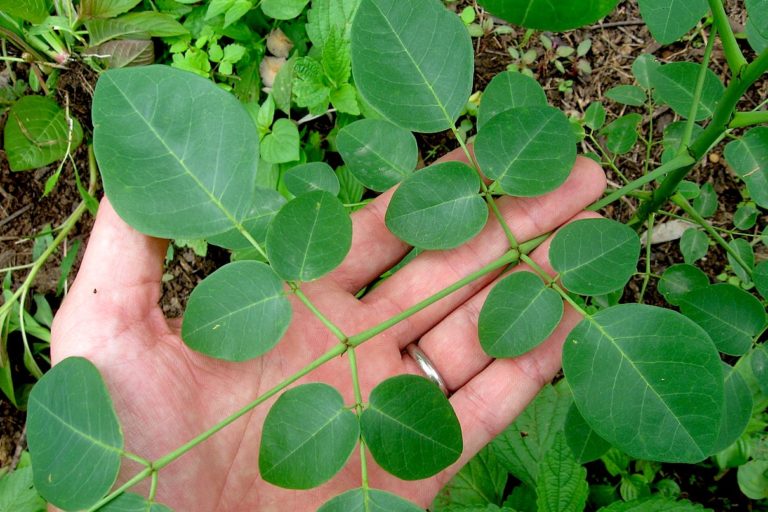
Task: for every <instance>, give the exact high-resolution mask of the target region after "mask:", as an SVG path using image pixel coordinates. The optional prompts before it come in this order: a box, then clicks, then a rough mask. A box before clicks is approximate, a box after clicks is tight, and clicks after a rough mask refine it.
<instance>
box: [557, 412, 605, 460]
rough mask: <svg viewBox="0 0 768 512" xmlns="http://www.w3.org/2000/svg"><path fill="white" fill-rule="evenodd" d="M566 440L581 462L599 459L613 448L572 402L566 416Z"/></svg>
mask: <svg viewBox="0 0 768 512" xmlns="http://www.w3.org/2000/svg"><path fill="white" fill-rule="evenodd" d="M564 432H565V440H566V441H567V442H568V447H569V448H570V449H571V453H573V456H574V457H576V461H577V462H578V463H579V464H586V463H587V462H592V461H594V460H597V459H599V458H600V457H602V456H603V455H605V454H606V452H608V450H610V449H611V445H610V443H608V441H606V440H605V439H603V438H602V437H600V436H599V435H597V432H595V431H594V430H592V427H590V426H589V424H588V423H587V422H586V420H584V417H583V416H582V415H581V413H580V412H579V409H578V407H576V404H573V403H572V404H571V407H570V408H569V409H568V415H567V416H566V417H565V428H564Z"/></svg>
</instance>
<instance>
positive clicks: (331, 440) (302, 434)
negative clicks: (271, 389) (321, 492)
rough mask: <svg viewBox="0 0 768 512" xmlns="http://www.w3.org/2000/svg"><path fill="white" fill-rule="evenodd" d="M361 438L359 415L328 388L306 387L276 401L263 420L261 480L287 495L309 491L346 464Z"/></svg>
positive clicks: (323, 385)
mask: <svg viewBox="0 0 768 512" xmlns="http://www.w3.org/2000/svg"><path fill="white" fill-rule="evenodd" d="M359 436H360V424H359V422H358V421H357V417H356V416H355V413H353V412H352V411H351V410H350V409H349V408H347V407H345V406H344V399H343V398H342V397H341V394H340V393H339V392H338V391H336V390H335V389H334V388H332V387H331V386H328V385H327V384H320V383H312V384H304V385H302V386H298V387H296V388H293V389H290V390H288V391H286V392H285V393H283V394H282V395H281V396H280V398H278V399H277V401H276V402H275V404H274V405H273V406H272V408H271V409H270V410H269V413H268V414H267V417H266V419H265V420H264V428H263V430H262V434H261V449H260V450H259V471H260V472H261V477H262V478H263V479H264V480H266V481H267V482H270V483H272V484H275V485H279V486H280V487H285V488H286V489H311V488H312V487H317V486H318V485H320V484H322V483H323V482H326V481H328V480H330V479H331V478H332V477H333V475H335V474H336V473H338V472H339V471H340V470H341V468H343V467H344V464H346V463H347V459H349V456H350V454H351V453H352V450H353V449H354V448H355V445H356V444H357V440H358V437H359Z"/></svg>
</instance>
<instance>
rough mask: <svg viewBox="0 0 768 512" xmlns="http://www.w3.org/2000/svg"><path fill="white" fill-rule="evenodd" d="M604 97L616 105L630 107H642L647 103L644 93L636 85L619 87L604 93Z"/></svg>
mask: <svg viewBox="0 0 768 512" xmlns="http://www.w3.org/2000/svg"><path fill="white" fill-rule="evenodd" d="M605 97H606V98H610V99H612V100H613V101H615V102H617V103H621V104H623V105H629V106H632V107H642V106H643V105H645V102H646V101H647V99H648V98H647V95H646V94H645V91H644V90H643V89H642V88H641V87H638V86H636V85H619V86H616V87H613V88H611V89H609V90H607V91H605Z"/></svg>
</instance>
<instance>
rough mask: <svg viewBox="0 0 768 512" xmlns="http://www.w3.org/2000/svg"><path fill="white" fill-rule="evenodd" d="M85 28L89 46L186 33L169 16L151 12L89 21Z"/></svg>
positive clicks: (184, 29)
mask: <svg viewBox="0 0 768 512" xmlns="http://www.w3.org/2000/svg"><path fill="white" fill-rule="evenodd" d="M85 26H86V28H87V29H88V37H89V42H90V45H91V46H97V45H100V44H102V43H106V42H107V41H109V40H111V39H127V38H133V39H145V38H149V37H172V36H181V35H184V34H187V33H188V30H187V29H186V28H184V26H182V25H181V23H179V22H178V21H176V20H175V19H174V18H173V17H172V16H171V15H170V14H164V13H159V12H152V11H146V12H134V13H130V14H126V15H124V16H120V17H119V18H110V19H94V20H89V21H86V22H85Z"/></svg>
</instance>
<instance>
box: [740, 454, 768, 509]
mask: <svg viewBox="0 0 768 512" xmlns="http://www.w3.org/2000/svg"><path fill="white" fill-rule="evenodd" d="M736 478H737V480H738V482H739V489H741V492H743V493H744V494H745V495H746V496H747V497H748V498H750V499H753V500H762V499H765V498H768V460H752V461H749V462H747V463H746V464H744V465H743V466H739V469H738V472H737V473H736Z"/></svg>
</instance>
